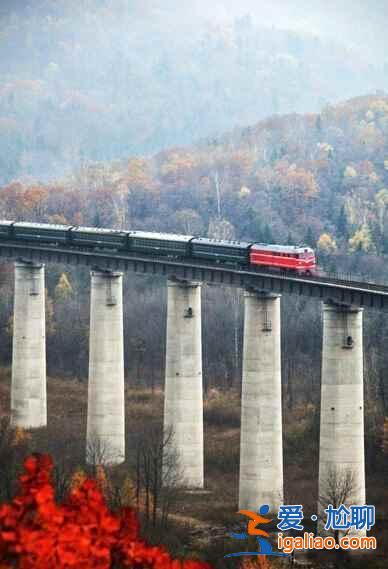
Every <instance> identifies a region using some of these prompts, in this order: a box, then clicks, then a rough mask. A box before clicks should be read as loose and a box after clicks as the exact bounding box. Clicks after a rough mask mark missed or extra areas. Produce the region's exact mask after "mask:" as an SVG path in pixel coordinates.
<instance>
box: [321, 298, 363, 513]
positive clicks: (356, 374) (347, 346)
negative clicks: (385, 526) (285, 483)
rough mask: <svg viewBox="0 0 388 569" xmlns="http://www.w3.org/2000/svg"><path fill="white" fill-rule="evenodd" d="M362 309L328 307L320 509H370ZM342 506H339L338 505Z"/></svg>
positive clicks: (322, 390) (322, 399)
mask: <svg viewBox="0 0 388 569" xmlns="http://www.w3.org/2000/svg"><path fill="white" fill-rule="evenodd" d="M363 401H364V386H363V348H362V309H361V308H354V307H350V306H336V305H334V304H324V305H323V348H322V380H321V427H320V447H319V504H318V510H319V511H321V512H322V508H323V509H325V508H326V507H327V505H328V502H329V503H333V502H335V501H339V502H341V503H345V504H348V505H351V504H365V461H364V402H363ZM333 505H340V504H333Z"/></svg>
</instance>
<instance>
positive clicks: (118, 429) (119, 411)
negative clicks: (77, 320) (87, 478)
mask: <svg viewBox="0 0 388 569" xmlns="http://www.w3.org/2000/svg"><path fill="white" fill-rule="evenodd" d="M86 457H87V461H88V462H90V463H94V464H119V463H121V462H123V461H124V460H125V408H124V344H123V293H122V273H117V272H99V271H92V272H91V302H90V353H89V388H88V418H87V448H86Z"/></svg>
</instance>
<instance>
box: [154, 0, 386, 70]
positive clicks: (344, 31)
mask: <svg viewBox="0 0 388 569" xmlns="http://www.w3.org/2000/svg"><path fill="white" fill-rule="evenodd" d="M155 4H156V5H163V6H168V7H169V8H170V9H171V11H174V12H175V14H176V15H177V14H182V17H185V18H188V19H190V18H191V17H192V16H193V15H196V16H202V17H206V18H212V19H214V18H216V19H222V20H228V19H231V18H234V17H235V16H239V15H244V14H247V13H250V14H251V15H252V17H253V18H254V20H255V22H256V23H259V24H260V23H261V24H264V25H266V26H276V27H281V28H288V29H303V30H304V31H308V32H311V33H313V34H316V35H324V36H330V37H333V38H335V39H336V40H338V41H339V42H344V43H346V44H347V45H351V46H352V47H357V48H358V49H359V50H360V51H361V52H365V53H368V54H371V53H373V54H375V55H376V57H378V59H379V60H381V59H387V60H388V34H387V28H388V0H213V1H212V2H209V0H165V1H164V2H163V3H160V2H159V1H158V0H155Z"/></svg>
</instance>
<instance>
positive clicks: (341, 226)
mask: <svg viewBox="0 0 388 569" xmlns="http://www.w3.org/2000/svg"><path fill="white" fill-rule="evenodd" d="M336 227H337V234H338V236H339V237H340V238H341V239H345V240H347V239H348V238H349V232H348V220H347V219H346V213H345V206H344V205H343V206H342V207H341V209H340V212H339V215H338V218H337V223H336Z"/></svg>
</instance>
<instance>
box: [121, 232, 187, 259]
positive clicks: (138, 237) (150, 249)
mask: <svg viewBox="0 0 388 569" xmlns="http://www.w3.org/2000/svg"><path fill="white" fill-rule="evenodd" d="M192 239H193V237H192V235H173V234H170V233H151V232H148V231H131V232H130V234H129V251H130V252H131V253H139V254H145V255H156V256H159V255H163V256H164V255H166V256H168V257H189V256H190V242H191V240H192Z"/></svg>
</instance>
